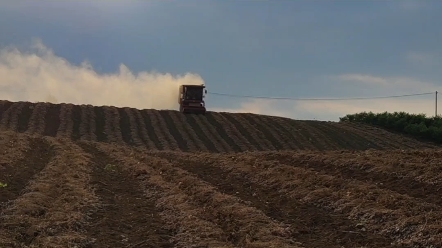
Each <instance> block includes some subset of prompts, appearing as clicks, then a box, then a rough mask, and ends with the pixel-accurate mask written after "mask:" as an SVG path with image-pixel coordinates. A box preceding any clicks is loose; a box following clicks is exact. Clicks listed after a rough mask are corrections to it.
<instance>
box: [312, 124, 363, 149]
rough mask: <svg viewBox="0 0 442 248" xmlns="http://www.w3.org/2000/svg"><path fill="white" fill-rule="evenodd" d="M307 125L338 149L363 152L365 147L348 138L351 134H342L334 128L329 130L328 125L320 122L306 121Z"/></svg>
mask: <svg viewBox="0 0 442 248" xmlns="http://www.w3.org/2000/svg"><path fill="white" fill-rule="evenodd" d="M306 122H308V123H309V125H310V126H311V127H312V128H314V129H316V130H318V132H320V133H321V134H322V136H324V137H327V138H326V139H327V141H329V142H330V143H332V142H333V143H335V144H336V145H337V146H338V147H339V149H342V150H347V149H353V150H364V149H365V148H366V147H367V146H366V145H365V146H364V145H360V143H359V142H357V141H356V143H355V141H354V140H352V139H351V137H349V136H350V134H351V132H348V133H343V132H339V131H337V130H336V129H334V128H330V127H329V125H328V124H323V123H322V122H321V121H306Z"/></svg>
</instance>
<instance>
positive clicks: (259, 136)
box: [230, 113, 276, 151]
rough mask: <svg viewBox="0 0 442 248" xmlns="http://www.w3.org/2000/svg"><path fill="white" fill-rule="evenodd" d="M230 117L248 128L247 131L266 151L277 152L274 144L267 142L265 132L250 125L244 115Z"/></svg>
mask: <svg viewBox="0 0 442 248" xmlns="http://www.w3.org/2000/svg"><path fill="white" fill-rule="evenodd" d="M230 115H232V118H234V119H235V120H237V121H238V122H239V123H240V124H241V125H242V126H243V127H244V128H246V130H247V131H248V132H249V133H250V135H251V136H252V137H254V138H255V140H256V141H259V142H260V143H261V144H260V146H261V147H262V148H263V149H264V150H267V151H269V150H276V148H275V147H274V146H273V145H272V143H271V142H270V141H268V140H267V138H266V137H265V135H264V134H263V132H262V131H261V130H260V129H259V128H257V126H254V125H252V124H250V123H249V122H248V121H247V119H245V117H244V114H237V113H235V114H230Z"/></svg>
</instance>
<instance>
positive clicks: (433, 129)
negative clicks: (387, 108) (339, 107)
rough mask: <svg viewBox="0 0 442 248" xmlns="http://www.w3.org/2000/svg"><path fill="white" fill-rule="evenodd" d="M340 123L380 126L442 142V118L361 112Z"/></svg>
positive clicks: (347, 116) (400, 113) (401, 113)
mask: <svg viewBox="0 0 442 248" xmlns="http://www.w3.org/2000/svg"><path fill="white" fill-rule="evenodd" d="M339 121H340V122H359V123H364V124H370V125H374V126H379V127H382V128H385V129H389V130H394V131H398V132H402V133H406V134H410V135H413V136H416V137H420V138H424V139H428V140H432V141H436V142H442V117H427V116H426V115H425V114H409V113H406V112H394V113H389V112H383V113H373V112H361V113H356V114H348V115H346V116H344V117H340V118H339Z"/></svg>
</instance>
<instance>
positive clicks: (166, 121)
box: [155, 110, 190, 152]
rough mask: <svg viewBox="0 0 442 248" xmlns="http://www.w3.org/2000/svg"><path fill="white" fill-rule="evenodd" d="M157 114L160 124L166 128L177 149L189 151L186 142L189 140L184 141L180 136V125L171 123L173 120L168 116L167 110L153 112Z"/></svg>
mask: <svg viewBox="0 0 442 248" xmlns="http://www.w3.org/2000/svg"><path fill="white" fill-rule="evenodd" d="M155 112H157V113H158V116H159V118H160V119H161V123H162V124H163V125H164V127H166V129H167V130H168V132H169V133H170V135H171V136H172V138H173V140H175V141H176V143H177V146H178V149H179V150H180V151H183V152H187V151H189V147H188V144H187V143H188V142H189V141H190V140H186V139H184V138H183V136H182V132H181V131H182V130H181V128H180V127H181V125H178V126H177V125H176V123H174V122H173V119H172V118H171V117H170V116H169V114H168V112H169V110H157V111H155Z"/></svg>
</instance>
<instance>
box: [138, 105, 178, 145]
mask: <svg viewBox="0 0 442 248" xmlns="http://www.w3.org/2000/svg"><path fill="white" fill-rule="evenodd" d="M155 111H157V110H154V109H146V110H143V114H144V120H145V121H147V122H149V124H150V127H152V131H153V132H154V133H155V135H156V136H157V137H158V141H159V144H160V145H161V148H162V150H175V149H178V146H177V145H176V142H173V140H172V139H173V137H172V138H171V135H170V133H169V132H168V131H167V128H166V127H165V126H164V125H163V123H162V122H160V119H161V118H158V113H157V114H155V113H156V112H155Z"/></svg>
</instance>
